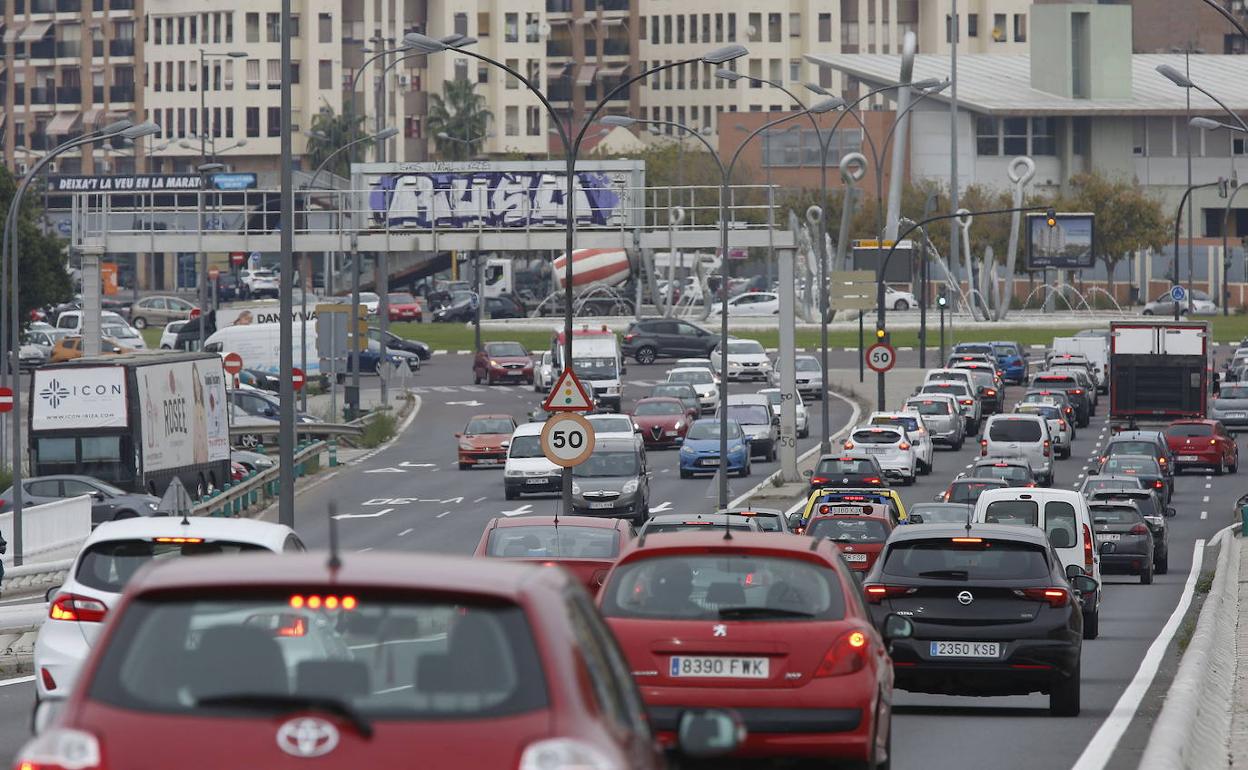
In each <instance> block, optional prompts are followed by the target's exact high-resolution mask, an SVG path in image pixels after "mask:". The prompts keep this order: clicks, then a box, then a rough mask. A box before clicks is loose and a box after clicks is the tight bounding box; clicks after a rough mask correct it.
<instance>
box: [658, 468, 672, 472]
mask: <svg viewBox="0 0 1248 770" xmlns="http://www.w3.org/2000/svg"><path fill="white" fill-rule="evenodd" d="M671 472H672V469H671V468H664V469H663V470H661V471H659V473H671Z"/></svg>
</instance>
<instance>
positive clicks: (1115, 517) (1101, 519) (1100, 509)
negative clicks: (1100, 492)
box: [1088, 505, 1140, 524]
mask: <svg viewBox="0 0 1248 770" xmlns="http://www.w3.org/2000/svg"><path fill="white" fill-rule="evenodd" d="M1088 513H1089V514H1091V516H1092V523H1093V524H1138V523H1140V512H1139V511H1137V510H1135V509H1134V508H1127V507H1125V506H1121V505H1089V506H1088Z"/></svg>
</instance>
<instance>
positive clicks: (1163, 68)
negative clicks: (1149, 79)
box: [1157, 64, 1192, 88]
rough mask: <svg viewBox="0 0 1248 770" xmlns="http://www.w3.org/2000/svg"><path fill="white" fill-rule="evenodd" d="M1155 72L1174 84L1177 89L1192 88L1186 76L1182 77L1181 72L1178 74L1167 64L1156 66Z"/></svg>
mask: <svg viewBox="0 0 1248 770" xmlns="http://www.w3.org/2000/svg"><path fill="white" fill-rule="evenodd" d="M1157 72H1158V74H1160V75H1161V76H1162V77H1164V78H1165V79H1166V80H1169V81H1170V82H1171V83H1174V84H1175V85H1176V86H1178V87H1179V88H1191V87H1192V81H1191V80H1188V78H1187V76H1186V75H1184V74H1183V73H1182V72H1179V71H1178V70H1177V69H1175V68H1174V67H1171V66H1170V65H1169V64H1159V65H1157Z"/></svg>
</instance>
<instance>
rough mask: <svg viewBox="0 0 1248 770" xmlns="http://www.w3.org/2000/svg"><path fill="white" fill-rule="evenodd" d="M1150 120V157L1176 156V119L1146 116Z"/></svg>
mask: <svg viewBox="0 0 1248 770" xmlns="http://www.w3.org/2000/svg"><path fill="white" fill-rule="evenodd" d="M1146 120H1147V121H1148V157H1150V158H1172V157H1174V154H1175V153H1174V119H1173V118H1169V117H1165V118H1146Z"/></svg>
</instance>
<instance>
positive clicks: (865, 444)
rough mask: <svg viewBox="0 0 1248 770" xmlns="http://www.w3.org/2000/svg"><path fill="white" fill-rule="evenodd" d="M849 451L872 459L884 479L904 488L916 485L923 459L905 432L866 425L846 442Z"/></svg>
mask: <svg viewBox="0 0 1248 770" xmlns="http://www.w3.org/2000/svg"><path fill="white" fill-rule="evenodd" d="M844 448H845V449H846V450H847V451H851V452H855V453H860V454H863V455H870V456H872V457H874V458H875V460H876V462H878V463H879V464H880V468H882V469H883V471H884V475H886V476H888V477H889V478H893V479H898V480H900V481H901V483H902V484H906V485H910V484H913V483H914V479H915V476H917V475H918V470H919V458H918V455H917V454H916V453H915V451H914V444H912V443H910V440H909V438H908V437H907V436H906V431H905V429H904V428H899V427H897V426H895V425H862V426H859V427H857V428H855V429H854V432H853V433H851V434H849V438H848V439H846V440H845V446H844Z"/></svg>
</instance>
